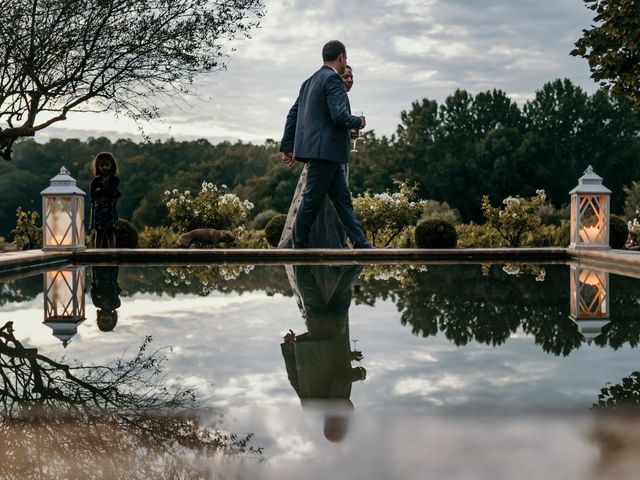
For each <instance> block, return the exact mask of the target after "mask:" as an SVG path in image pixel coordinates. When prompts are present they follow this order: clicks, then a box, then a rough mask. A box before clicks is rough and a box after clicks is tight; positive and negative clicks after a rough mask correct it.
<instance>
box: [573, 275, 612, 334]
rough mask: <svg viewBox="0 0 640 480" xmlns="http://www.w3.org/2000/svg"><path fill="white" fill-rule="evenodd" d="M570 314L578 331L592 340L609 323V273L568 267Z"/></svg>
mask: <svg viewBox="0 0 640 480" xmlns="http://www.w3.org/2000/svg"><path fill="white" fill-rule="evenodd" d="M569 294H570V314H569V318H571V320H573V321H574V322H575V323H576V324H577V325H578V330H579V331H580V333H581V334H582V335H583V336H584V337H585V338H586V339H587V340H592V339H593V338H595V337H597V336H598V335H600V334H601V333H602V327H604V326H605V325H606V324H607V323H609V321H610V319H611V317H610V311H609V272H605V271H603V270H594V269H591V268H581V267H580V266H579V265H571V266H570V283H569Z"/></svg>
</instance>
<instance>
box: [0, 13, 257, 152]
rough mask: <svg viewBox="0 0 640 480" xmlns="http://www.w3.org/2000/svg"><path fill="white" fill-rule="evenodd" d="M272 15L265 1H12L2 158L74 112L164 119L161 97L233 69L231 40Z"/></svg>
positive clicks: (2, 33) (1, 19)
mask: <svg viewBox="0 0 640 480" xmlns="http://www.w3.org/2000/svg"><path fill="white" fill-rule="evenodd" d="M262 8H263V6H262V3H261V0H218V1H215V2H211V1H208V0H48V1H38V0H7V2H5V4H4V6H3V8H2V9H0V59H1V61H0V65H1V67H0V119H1V120H3V121H4V122H5V123H6V125H7V127H6V128H5V129H4V130H1V131H0V148H1V149H2V150H1V154H2V156H3V157H4V158H5V159H7V160H9V159H10V158H11V147H12V145H13V142H14V141H15V140H16V139H18V138H20V137H27V136H34V135H35V133H36V132H38V131H40V130H43V129H45V128H47V127H48V126H50V125H52V124H54V123H56V122H60V121H63V120H65V119H66V117H67V115H68V114H69V113H71V112H74V111H106V110H111V111H114V112H115V113H116V114H126V115H129V116H131V117H133V118H134V119H148V118H152V117H154V116H156V115H157V112H158V109H157V107H156V106H155V105H154V104H153V102H154V101H156V100H157V99H158V98H160V97H168V96H174V95H175V94H179V95H182V94H187V93H191V91H192V88H193V80H194V78H195V77H196V76H198V75H200V74H202V73H205V72H211V71H214V70H217V69H220V68H223V67H224V64H223V63H222V60H223V58H224V54H225V52H224V49H223V45H224V43H225V41H228V40H231V39H233V38H235V37H237V36H238V35H248V33H249V31H250V30H251V29H252V28H253V27H255V26H257V24H258V20H259V18H260V17H261V16H262V14H263V11H262ZM43 112H46V114H47V115H46V116H45V118H41V115H40V114H41V113H43Z"/></svg>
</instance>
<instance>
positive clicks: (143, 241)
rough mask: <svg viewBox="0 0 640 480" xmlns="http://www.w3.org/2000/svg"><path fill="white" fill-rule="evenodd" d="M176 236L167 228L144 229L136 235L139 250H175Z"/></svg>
mask: <svg viewBox="0 0 640 480" xmlns="http://www.w3.org/2000/svg"><path fill="white" fill-rule="evenodd" d="M177 240H178V234H177V233H175V232H174V231H173V230H171V229H170V228H167V227H144V229H143V230H142V231H141V232H140V233H139V234H138V247H139V248H175V247H176V242H177Z"/></svg>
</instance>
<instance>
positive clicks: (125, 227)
mask: <svg viewBox="0 0 640 480" xmlns="http://www.w3.org/2000/svg"><path fill="white" fill-rule="evenodd" d="M137 247H138V230H136V227H134V226H133V223H131V222H130V221H129V220H125V219H123V218H119V219H118V231H117V232H116V248H137Z"/></svg>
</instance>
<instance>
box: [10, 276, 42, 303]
mask: <svg viewBox="0 0 640 480" xmlns="http://www.w3.org/2000/svg"><path fill="white" fill-rule="evenodd" d="M39 293H42V275H32V276H29V277H24V278H20V279H17V280H13V281H9V282H5V283H0V306H2V305H5V304H7V303H18V302H28V301H29V300H33V299H34V298H36V297H37V296H38V294H39Z"/></svg>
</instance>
